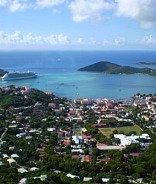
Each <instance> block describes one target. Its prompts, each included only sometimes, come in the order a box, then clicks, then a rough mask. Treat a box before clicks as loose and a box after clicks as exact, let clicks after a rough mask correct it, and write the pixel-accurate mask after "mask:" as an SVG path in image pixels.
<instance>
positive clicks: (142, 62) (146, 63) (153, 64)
mask: <svg viewBox="0 0 156 184" xmlns="http://www.w3.org/2000/svg"><path fill="white" fill-rule="evenodd" d="M137 64H140V65H151V66H156V62H146V61H140V62H138V63H137Z"/></svg>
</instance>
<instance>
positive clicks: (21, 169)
mask: <svg viewBox="0 0 156 184" xmlns="http://www.w3.org/2000/svg"><path fill="white" fill-rule="evenodd" d="M17 171H18V172H19V173H22V174H23V173H25V172H28V171H27V170H26V169H25V168H23V167H21V168H19V169H17Z"/></svg>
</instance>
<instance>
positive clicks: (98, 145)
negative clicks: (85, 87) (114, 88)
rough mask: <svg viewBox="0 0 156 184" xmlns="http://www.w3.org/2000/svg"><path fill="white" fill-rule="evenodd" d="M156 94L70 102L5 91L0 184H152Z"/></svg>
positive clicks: (0, 98)
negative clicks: (123, 99) (122, 98)
mask: <svg viewBox="0 0 156 184" xmlns="http://www.w3.org/2000/svg"><path fill="white" fill-rule="evenodd" d="M155 132H156V95H155V94H148V95H147V94H140V93H138V94H135V95H134V96H133V97H132V98H131V99H130V100H125V101H117V100H113V99H106V98H103V99H89V98H85V99H75V100H67V99H66V98H60V97H57V96H55V95H54V94H53V93H51V92H47V93H44V92H42V91H39V90H37V89H33V88H30V87H27V86H23V87H17V86H13V85H12V86H8V87H2V88H0V171H1V176H0V183H12V184H13V183H16V184H17V183H19V184H27V183H30V184H31V183H73V184H74V183H75V184H76V183H112V184H115V183H121V184H128V183H152V182H153V183H155V182H156V172H155V168H156V156H155V151H156V136H155Z"/></svg>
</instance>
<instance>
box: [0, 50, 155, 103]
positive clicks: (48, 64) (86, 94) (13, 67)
mask: <svg viewBox="0 0 156 184" xmlns="http://www.w3.org/2000/svg"><path fill="white" fill-rule="evenodd" d="M99 61H109V62H113V63H117V64H121V65H127V66H134V67H147V66H143V65H138V64H137V62H139V61H147V62H156V51H1V52H0V68H1V69H5V70H7V71H10V72H12V71H28V70H29V71H33V72H36V73H37V74H38V77H37V78H36V79H27V80H16V81H0V86H8V85H11V84H14V85H18V86H24V85H26V86H30V87H32V88H37V89H40V90H43V91H45V92H53V93H54V94H55V95H57V96H60V97H67V98H68V99H75V98H94V99H95V98H109V99H118V100H124V99H129V98H131V97H132V96H133V95H134V94H136V93H146V94H149V93H156V77H154V76H148V75H144V74H133V75H111V74H102V73H90V72H79V71H77V70H78V69H79V68H81V67H84V66H87V65H89V64H93V63H96V62H99ZM149 67H151V68H154V66H149ZM155 68H156V67H155Z"/></svg>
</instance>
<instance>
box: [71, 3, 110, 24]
mask: <svg viewBox="0 0 156 184" xmlns="http://www.w3.org/2000/svg"><path fill="white" fill-rule="evenodd" d="M68 7H69V9H70V11H71V13H72V17H73V20H74V21H75V22H83V21H87V20H101V19H102V14H103V11H104V10H108V9H111V8H112V4H111V3H109V2H108V1H106V0H74V1H72V2H71V3H70V4H69V6H68Z"/></svg>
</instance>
